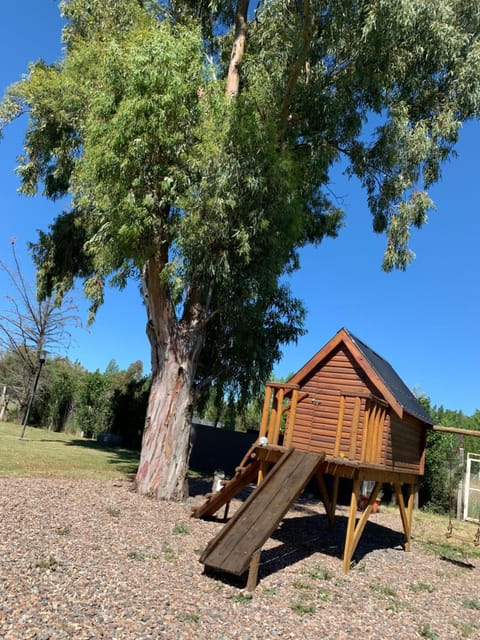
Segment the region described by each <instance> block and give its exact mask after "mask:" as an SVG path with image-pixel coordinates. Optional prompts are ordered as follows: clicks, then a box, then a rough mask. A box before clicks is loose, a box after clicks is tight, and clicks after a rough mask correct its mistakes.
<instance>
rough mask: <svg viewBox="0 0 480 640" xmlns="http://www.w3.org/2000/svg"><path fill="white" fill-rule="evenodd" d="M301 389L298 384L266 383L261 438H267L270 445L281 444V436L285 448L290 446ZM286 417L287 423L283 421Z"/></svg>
mask: <svg viewBox="0 0 480 640" xmlns="http://www.w3.org/2000/svg"><path fill="white" fill-rule="evenodd" d="M299 388H300V387H299V386H298V385H297V384H288V383H287V382H267V383H266V388H265V400H264V402H263V411H262V420H261V422H260V438H267V440H268V444H270V445H278V444H280V439H281V436H283V439H282V444H283V446H285V447H289V446H290V444H291V441H292V435H293V426H294V424H295V413H296V410H297V403H298V390H299ZM284 416H285V422H284V420H283V418H284ZM282 423H283V424H282ZM282 427H283V428H282Z"/></svg>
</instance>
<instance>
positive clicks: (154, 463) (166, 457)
mask: <svg viewBox="0 0 480 640" xmlns="http://www.w3.org/2000/svg"><path fill="white" fill-rule="evenodd" d="M175 351H176V349H174V348H171V349H169V352H168V353H166V354H165V364H164V366H163V368H162V369H161V370H160V371H158V372H157V373H156V374H155V375H154V377H153V380H152V387H151V390H150V396H149V399H148V410H147V417H146V421H145V429H144V433H143V440H142V452H141V459H140V466H139V468H138V472H137V478H136V481H137V488H138V491H139V492H140V493H143V494H148V495H152V496H154V497H155V498H158V499H160V500H161V499H165V500H183V499H184V498H185V497H186V495H188V490H187V486H186V476H187V471H188V458H189V455H190V425H191V420H192V406H193V397H192V384H191V369H192V367H191V363H189V362H185V361H184V362H179V361H178V358H177V354H176V353H175Z"/></svg>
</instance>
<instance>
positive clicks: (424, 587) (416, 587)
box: [410, 580, 434, 593]
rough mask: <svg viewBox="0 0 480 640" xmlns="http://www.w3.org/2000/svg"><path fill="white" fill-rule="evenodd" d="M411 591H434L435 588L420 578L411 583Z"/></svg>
mask: <svg viewBox="0 0 480 640" xmlns="http://www.w3.org/2000/svg"><path fill="white" fill-rule="evenodd" d="M410 591H413V593H421V592H422V591H428V593H432V591H434V588H433V587H432V585H431V584H429V583H428V582H423V581H422V580H419V581H418V582H412V584H411V585H410Z"/></svg>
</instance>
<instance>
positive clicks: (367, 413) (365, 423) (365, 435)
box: [360, 399, 371, 462]
mask: <svg viewBox="0 0 480 640" xmlns="http://www.w3.org/2000/svg"><path fill="white" fill-rule="evenodd" d="M370 407H371V403H370V400H368V399H367V401H366V402H365V412H364V414H363V430H362V449H361V451H360V462H365V457H366V454H367V441H368V438H369V428H368V425H369V423H370Z"/></svg>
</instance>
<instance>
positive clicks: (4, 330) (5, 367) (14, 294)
mask: <svg viewBox="0 0 480 640" xmlns="http://www.w3.org/2000/svg"><path fill="white" fill-rule="evenodd" d="M10 245H11V253H12V259H13V264H12V265H11V266H9V265H7V264H6V263H5V262H3V261H2V260H0V270H1V271H3V272H4V273H5V274H6V275H7V277H8V279H9V281H10V285H11V293H8V294H7V295H5V297H4V300H5V302H6V305H5V308H3V309H2V308H0V374H1V378H2V379H1V380H0V382H2V383H4V384H5V383H6V384H8V390H9V399H10V400H13V401H14V402H15V403H16V404H17V405H18V407H19V411H18V415H17V420H18V421H19V422H22V420H23V418H24V416H25V411H26V408H27V406H28V404H29V401H30V400H31V393H32V388H33V383H34V381H35V380H36V379H37V382H38V375H37V374H38V372H39V365H40V362H42V361H44V359H45V352H46V351H48V352H57V351H59V350H64V349H65V347H66V346H68V344H69V343H70V340H71V334H70V332H69V330H68V328H69V326H71V325H78V324H79V323H80V321H79V318H78V316H77V314H76V310H77V307H76V306H75V305H74V304H73V303H72V301H71V300H64V301H63V302H62V303H59V302H58V301H56V300H55V299H54V297H53V296H47V297H46V298H45V299H44V300H42V301H41V302H39V301H38V299H37V295H36V289H35V287H33V286H32V285H31V284H30V283H28V282H27V280H26V279H25V276H24V272H23V270H22V267H21V265H20V262H19V260H18V256H17V253H16V251H15V238H12V239H11V240H10ZM40 388H41V386H40Z"/></svg>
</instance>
